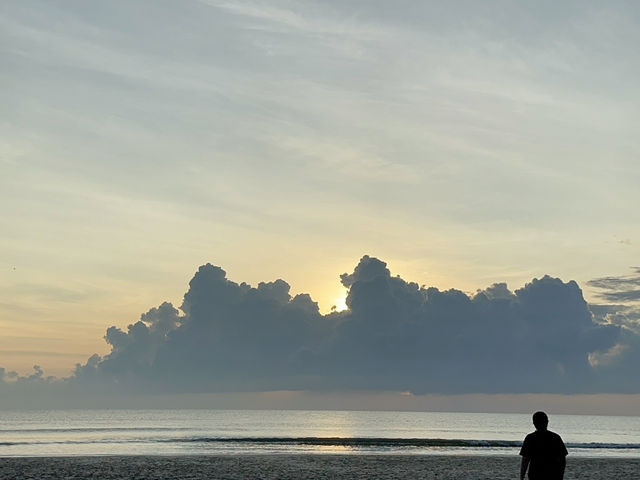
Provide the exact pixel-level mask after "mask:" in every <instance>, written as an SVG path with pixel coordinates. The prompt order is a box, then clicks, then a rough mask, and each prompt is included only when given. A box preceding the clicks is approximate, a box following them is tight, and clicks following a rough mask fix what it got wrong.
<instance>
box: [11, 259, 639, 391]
mask: <svg viewBox="0 0 640 480" xmlns="http://www.w3.org/2000/svg"><path fill="white" fill-rule="evenodd" d="M340 280H341V282H342V284H343V286H344V287H345V288H347V290H348V295H347V299H346V304H347V306H348V309H347V310H345V311H342V312H331V313H329V314H326V315H322V314H321V313H320V312H319V310H318V305H317V304H316V303H315V302H314V301H313V300H312V298H311V297H310V296H309V295H307V294H300V295H295V296H292V295H291V294H290V286H289V285H288V284H287V283H286V282H285V281H284V280H280V279H278V280H275V281H272V282H262V283H259V284H258V285H257V286H256V287H254V286H251V285H249V284H246V283H236V282H233V281H231V280H230V279H228V278H227V275H226V272H225V271H224V270H223V269H222V268H220V267H217V266H214V265H211V264H206V265H203V266H201V267H200V268H199V269H198V271H197V272H196V274H195V276H194V277H193V279H192V280H191V281H190V283H189V289H188V291H187V292H186V294H185V295H184V298H183V301H182V304H181V305H180V307H179V308H176V307H175V306H173V305H172V304H171V303H168V302H165V303H162V304H161V305H160V306H158V307H156V308H152V309H150V310H149V311H148V312H146V313H144V314H143V315H141V317H140V319H139V320H138V321H137V322H135V323H133V324H131V325H129V326H128V327H127V328H126V329H121V328H118V327H115V326H113V327H109V328H108V329H107V331H106V335H105V340H106V341H107V343H108V344H109V345H110V346H111V351H110V353H109V354H107V355H105V356H104V357H100V356H98V355H93V356H91V357H90V358H89V359H88V360H87V362H86V363H85V364H83V365H77V366H76V370H75V372H74V374H73V375H72V376H71V377H70V378H68V379H63V380H56V379H52V378H46V377H44V375H43V372H42V370H41V369H40V367H35V371H34V373H33V374H32V375H30V376H28V377H20V376H16V375H15V374H14V375H13V376H10V375H8V374H6V373H5V372H4V371H2V380H1V381H0V388H2V389H3V390H4V391H5V392H6V391H8V390H10V389H11V388H14V389H18V390H19V389H22V390H23V391H24V390H25V389H29V388H31V389H32V388H36V387H37V386H39V387H42V386H45V387H48V388H55V389H57V391H59V392H60V391H63V390H64V389H67V390H69V391H73V392H81V391H82V392H93V393H94V394H96V395H98V394H106V393H108V392H111V393H113V392H129V393H165V394H166V393H169V394H176V393H211V392H214V393H215V392H248V391H253V392H261V391H276V390H303V391H317V392H319V391H323V392H329V391H333V392H336V391H396V392H411V393H414V394H427V393H431V394H462V393H485V394H486V393H488V394H495V393H569V394H573V393H602V392H639V391H640V382H638V381H634V380H633V379H634V378H636V376H635V375H634V374H633V372H634V368H635V365H637V361H638V360H640V336H639V335H638V334H637V333H636V332H635V331H634V330H632V329H630V328H628V327H627V326H626V325H623V324H621V323H620V322H618V323H616V322H613V321H610V319H611V318H612V316H613V315H615V307H614V306H609V307H607V308H605V307H603V306H601V307H599V308H593V307H592V309H593V310H595V313H594V312H592V309H590V307H589V305H587V303H586V302H585V300H584V298H583V296H582V291H581V290H580V288H579V286H578V285H577V284H576V283H575V282H573V281H570V282H566V283H565V282H563V281H562V280H560V279H558V278H552V277H550V276H544V277H542V278H540V279H533V280H532V281H531V282H530V283H527V284H526V285H525V286H524V287H522V288H520V289H518V290H515V291H513V292H512V291H510V290H509V289H508V287H507V285H506V284H504V283H497V284H494V285H491V286H490V287H488V288H486V289H484V290H479V291H478V292H476V293H475V294H474V295H468V294H466V293H464V292H462V291H459V290H455V289H451V290H445V291H441V290H439V289H437V288H434V287H428V288H425V287H421V286H419V285H418V284H417V283H414V282H408V281H406V280H404V279H402V278H401V277H399V276H393V275H392V274H391V272H390V270H389V268H388V267H387V264H386V263H385V262H383V261H381V260H379V259H377V258H374V257H370V256H366V255H365V256H364V257H362V259H361V260H360V261H359V263H358V264H357V266H356V267H355V269H354V270H353V272H351V273H344V274H342V275H341V276H340Z"/></svg>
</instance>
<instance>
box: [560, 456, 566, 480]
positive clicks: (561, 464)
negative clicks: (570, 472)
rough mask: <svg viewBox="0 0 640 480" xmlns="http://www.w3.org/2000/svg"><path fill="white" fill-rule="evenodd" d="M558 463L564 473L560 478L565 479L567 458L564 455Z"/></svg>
mask: <svg viewBox="0 0 640 480" xmlns="http://www.w3.org/2000/svg"><path fill="white" fill-rule="evenodd" d="M558 463H559V464H560V471H561V472H562V475H560V478H564V469H565V468H566V466H567V457H565V456H564V455H562V456H561V457H560V461H559V462H558Z"/></svg>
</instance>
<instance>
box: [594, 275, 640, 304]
mask: <svg viewBox="0 0 640 480" xmlns="http://www.w3.org/2000/svg"><path fill="white" fill-rule="evenodd" d="M587 284H588V285H589V286H591V287H594V288H596V289H597V290H598V293H597V295H598V296H599V297H600V298H602V299H604V300H606V301H608V302H637V301H640V267H634V268H633V274H631V275H625V276H618V277H615V276H614V277H601V278H596V279H594V280H590V281H589V282H587Z"/></svg>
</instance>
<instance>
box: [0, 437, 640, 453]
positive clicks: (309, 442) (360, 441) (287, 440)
mask: <svg viewBox="0 0 640 480" xmlns="http://www.w3.org/2000/svg"><path fill="white" fill-rule="evenodd" d="M112 443H118V444H127V443H131V444H139V443H147V444H149V443H151V444H152V443H163V444H167V443H174V444H184V443H189V444H198V443H199V444H218V445H235V446H239V445H243V446H245V447H251V446H252V445H254V446H258V445H262V446H265V445H271V446H306V447H314V446H316V447H345V448H353V449H372V448H373V449H403V448H411V449H420V448H443V449H446V448H463V449H465V448H472V449H498V448H507V449H518V448H520V446H521V445H522V442H521V441H519V440H470V439H447V438H384V437H379V438H371V437H360V438H358V437H177V438H154V437H143V438H124V439H123V438H120V439H109V438H94V439H83V440H72V439H69V440H46V439H41V440H25V441H11V442H0V447H3V446H6V447H8V446H19V445H81V444H87V445H88V444H112ZM566 445H567V448H568V449H587V450H596V449H597V450H640V444H639V443H603V442H589V443H567V444H566Z"/></svg>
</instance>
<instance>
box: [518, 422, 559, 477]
mask: <svg viewBox="0 0 640 480" xmlns="http://www.w3.org/2000/svg"><path fill="white" fill-rule="evenodd" d="M548 424H549V418H548V417H547V414H546V413H544V412H536V413H534V414H533V425H534V427H536V431H535V432H533V433H530V434H529V435H527V436H526V437H525V439H524V442H523V443H522V448H521V449H520V455H522V463H521V464H520V480H524V476H525V474H526V473H527V468H529V479H530V480H562V478H563V477H564V467H565V465H566V456H567V454H568V452H567V447H565V446H564V442H563V441H562V438H560V435H558V434H557V433H554V432H550V431H549V430H547V425H548Z"/></svg>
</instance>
